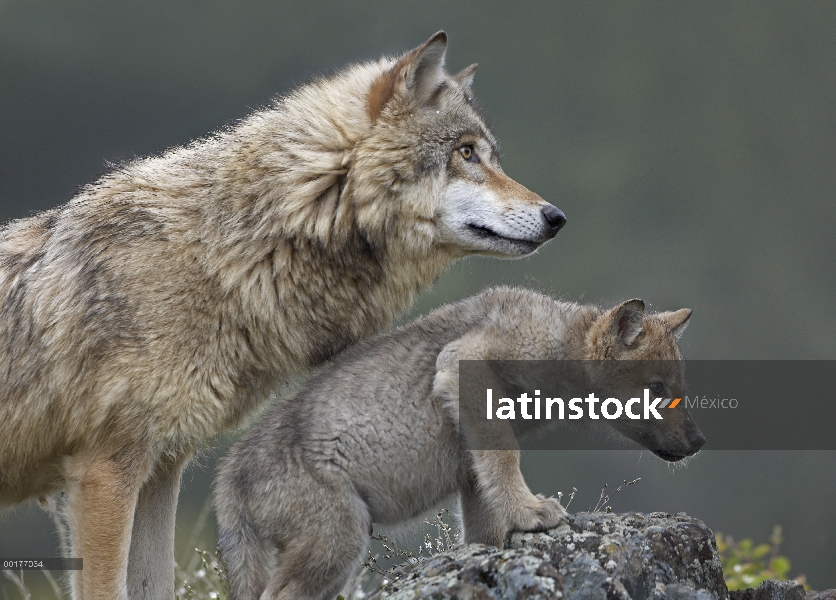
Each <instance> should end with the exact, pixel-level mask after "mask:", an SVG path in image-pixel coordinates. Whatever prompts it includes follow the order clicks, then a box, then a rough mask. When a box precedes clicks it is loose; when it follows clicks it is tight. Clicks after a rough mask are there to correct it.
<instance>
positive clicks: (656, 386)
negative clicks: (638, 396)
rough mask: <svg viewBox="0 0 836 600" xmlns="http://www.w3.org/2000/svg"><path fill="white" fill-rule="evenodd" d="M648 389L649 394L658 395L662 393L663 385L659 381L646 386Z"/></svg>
mask: <svg viewBox="0 0 836 600" xmlns="http://www.w3.org/2000/svg"><path fill="white" fill-rule="evenodd" d="M648 388H650V392H651V393H653V394H656V395H659V394H661V393H662V390H664V389H665V384H663V383H662V382H661V381H654V382H653V383H651V384H650V385H649V386H648Z"/></svg>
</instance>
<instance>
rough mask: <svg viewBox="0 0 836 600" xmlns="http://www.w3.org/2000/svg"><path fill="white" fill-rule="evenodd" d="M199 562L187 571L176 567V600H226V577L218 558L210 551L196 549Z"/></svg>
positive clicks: (194, 561)
mask: <svg viewBox="0 0 836 600" xmlns="http://www.w3.org/2000/svg"><path fill="white" fill-rule="evenodd" d="M195 552H197V560H193V561H191V563H190V564H189V565H188V567H187V568H186V569H181V568H180V567H179V566H177V567H176V573H177V593H176V594H175V598H176V600H187V599H194V600H210V599H211V600H226V598H227V589H226V576H225V574H224V571H223V567H222V566H221V561H220V560H218V557H217V556H216V555H214V554H212V553H211V552H209V551H208V550H201V549H200V548H195Z"/></svg>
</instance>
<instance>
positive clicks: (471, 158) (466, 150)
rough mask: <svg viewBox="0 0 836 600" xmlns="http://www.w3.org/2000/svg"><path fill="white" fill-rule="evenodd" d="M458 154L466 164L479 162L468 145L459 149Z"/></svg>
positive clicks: (471, 147)
mask: <svg viewBox="0 0 836 600" xmlns="http://www.w3.org/2000/svg"><path fill="white" fill-rule="evenodd" d="M459 154H461V155H462V158H463V159H465V160H466V161H468V162H479V157H478V156H476V152H474V150H473V146H472V145H470V144H468V145H467V146H462V147H461V148H459Z"/></svg>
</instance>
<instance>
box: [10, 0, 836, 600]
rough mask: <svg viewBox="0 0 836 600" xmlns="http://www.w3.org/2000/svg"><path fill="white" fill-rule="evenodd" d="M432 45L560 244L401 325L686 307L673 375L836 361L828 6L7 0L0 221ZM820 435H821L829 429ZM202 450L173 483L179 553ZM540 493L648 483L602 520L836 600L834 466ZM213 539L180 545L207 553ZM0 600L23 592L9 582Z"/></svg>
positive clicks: (31, 546)
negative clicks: (489, 290)
mask: <svg viewBox="0 0 836 600" xmlns="http://www.w3.org/2000/svg"><path fill="white" fill-rule="evenodd" d="M439 29H444V30H446V31H447V33H448V34H449V40H450V42H449V49H448V55H447V62H448V65H449V68H450V70H451V71H456V70H458V69H460V68H463V67H465V66H467V65H469V64H470V63H473V62H478V63H479V70H478V73H477V75H476V81H475V84H474V90H475V92H476V94H477V96H478V97H479V99H480V101H481V103H482V104H483V105H484V107H485V110H486V112H487V114H488V117H489V120H490V122H491V125H492V129H493V131H494V133H495V134H496V136H497V137H498V138H499V140H500V142H501V144H502V149H503V154H504V163H503V164H504V168H505V171H506V172H507V173H508V174H509V175H510V176H511V177H513V178H515V179H516V180H518V181H520V182H522V183H523V184H524V185H526V186H527V187H529V188H530V189H532V190H534V191H536V192H537V193H539V194H540V195H541V196H542V197H543V198H545V199H546V200H548V201H550V202H552V203H553V204H555V205H556V206H558V207H559V208H560V209H562V210H563V211H564V212H565V213H566V215H567V217H568V225H567V226H566V228H565V229H564V230H562V231H561V232H560V234H559V235H558V236H557V238H556V239H555V240H554V241H552V242H551V243H549V244H548V245H547V246H546V247H545V248H544V249H543V250H541V251H540V252H539V253H538V254H537V255H535V256H533V257H530V258H528V259H524V260H521V261H498V260H493V259H469V260H467V261H464V262H462V263H460V264H458V265H456V266H455V267H454V268H453V269H452V270H451V271H450V272H448V273H447V274H446V275H444V276H443V277H442V278H441V279H440V280H439V281H438V283H437V284H436V285H435V287H434V288H433V289H432V290H431V291H429V292H427V293H426V294H424V295H423V296H422V297H421V299H420V300H419V302H418V304H417V305H416V307H415V309H414V311H413V315H414V314H419V313H423V312H426V311H427V310H429V309H431V308H433V307H435V306H438V305H439V304H442V303H444V302H447V301H450V300H455V299H458V298H461V297H463V296H467V295H470V294H472V293H475V292H476V291H478V290H480V289H482V288H483V287H484V286H486V285H490V284H497V283H510V284H523V285H527V286H530V287H533V288H537V289H540V290H543V291H546V292H549V293H553V294H554V295H556V296H560V297H563V298H567V299H573V300H581V301H587V302H613V301H617V300H621V299H626V298H633V297H641V298H643V299H645V300H646V301H647V302H649V303H650V304H651V305H652V307H653V308H654V309H664V310H666V309H677V308H680V307H682V306H688V307H691V308H693V309H694V311H695V312H694V316H693V318H692V321H691V326H690V328H689V329H688V331H687V332H686V334H685V336H684V338H683V349H684V351H685V354H686V356H687V357H688V358H714V359H717V358H721V359H724V358H739V359H778V358H789V359H814V358H815V359H834V358H836V310H834V302H833V299H834V292H836V268H834V261H835V260H836V236H834V233H833V232H834V228H835V227H836V205H835V204H834V200H835V199H836V3H833V2H805V3H800V2H792V3H790V2H770V3H761V2H735V3H727V2H641V3H637V2H618V3H616V2H584V3H579V2H572V3H568V2H567V3H558V2H527V3H500V2H495V3H494V2H479V3H475V2H457V3H455V4H454V3H438V2H420V3H418V2H402V3H394V2H382V1H381V2H357V3H350V2H336V1H335V2H318V3H298V4H292V3H283V2H266V1H263V2H242V3H232V2H217V1H196V0H194V1H190V2H143V3H132V4H128V3H113V2H109V1H108V2H105V1H102V2H88V1H76V2H72V3H65V2H49V1H42V0H27V1H25V2H14V1H9V0H0V222H5V221H7V220H9V219H14V218H19V217H23V216H26V215H29V214H31V213H32V212H33V211H36V210H40V209H44V208H48V207H52V206H55V205H57V204H60V203H63V202H65V201H67V200H68V199H69V198H70V197H71V196H72V195H73V194H74V192H75V191H76V190H77V189H78V187H79V186H80V185H83V184H85V183H88V182H90V181H92V180H93V179H95V178H96V177H97V176H98V175H100V174H102V173H103V172H105V171H106V169H107V168H108V167H107V165H108V163H109V162H119V161H123V160H129V159H131V158H134V157H137V156H144V155H147V154H150V153H158V152H161V151H162V150H164V149H165V148H167V147H169V146H172V145H175V144H183V143H186V142H188V141H189V140H191V139H194V138H197V137H200V136H202V135H204V134H206V133H208V132H210V131H212V130H213V129H217V128H219V127H222V126H224V125H225V124H229V123H232V122H234V121H235V120H236V119H239V118H241V117H243V116H244V115H246V114H248V113H249V112H250V111H252V110H254V109H257V108H258V107H260V106H263V105H265V104H266V103H267V102H268V101H269V100H270V98H271V97H273V96H274V95H275V94H281V93H284V92H287V91H288V90H290V89H291V88H293V87H294V86H296V85H299V84H302V83H305V82H306V81H309V80H310V79H311V78H312V77H314V76H316V75H320V74H329V73H332V72H334V71H335V70H336V69H339V68H340V67H341V66H343V65H345V64H346V63H349V62H353V61H360V60H366V59H373V58H376V57H378V56H379V55H380V54H384V53H388V54H394V53H398V52H402V51H405V50H408V49H410V48H412V47H414V46H416V45H418V44H419V43H421V42H423V41H424V40H425V39H426V38H427V37H429V36H430V35H431V34H432V33H434V32H435V31H437V30H439ZM834 416H836V415H833V414H831V415H815V418H827V419H831V420H834ZM226 443H228V442H227V441H218V442H217V443H215V444H214V445H213V446H212V448H210V449H207V451H206V453H205V455H204V456H203V457H202V458H201V459H200V460H199V461H197V464H196V465H195V466H193V467H192V468H190V469H189V471H188V472H187V474H186V476H185V478H184V484H183V490H182V495H181V504H180V508H179V517H178V532H177V536H178V555H180V556H182V555H184V554H187V552H188V549H187V548H186V546H187V545H188V542H189V537H190V534H191V532H192V529H193V527H194V524H195V521H196V520H197V518H198V513H199V512H200V510H201V507H202V506H203V505H204V502H205V499H206V497H207V494H208V490H209V481H210V479H211V472H212V469H213V467H214V462H215V457H216V456H217V455H219V454H221V453H222V451H223V448H224V447H225V444H226ZM523 462H524V471H525V474H526V478H527V480H528V482H529V484H530V486H531V487H532V489H534V490H535V491H537V492H543V493H547V494H554V493H556V492H557V491H559V490H562V491H563V492H569V491H570V490H571V488H572V487H573V486H574V487H577V488H578V490H579V491H578V496H577V498H576V499H575V501H574V503H573V505H572V507H571V509H573V510H581V509H587V508H589V507H591V506H593V505H594V504H595V501H596V500H597V498H598V494H599V491H600V489H601V487H602V485H603V484H604V483H608V484H609V485H610V487H611V488H614V487H615V486H617V484H619V483H621V481H622V480H624V479H633V478H635V477H641V478H642V481H641V482H640V483H639V484H638V485H635V486H632V487H630V488H628V489H627V490H625V491H623V492H622V493H621V494H619V495H618V496H616V497H615V498H614V499H613V502H612V503H611V504H612V506H613V509H614V510H615V511H617V512H623V511H628V510H640V511H652V510H664V511H669V512H679V511H685V512H687V513H689V514H691V515H693V516H696V517H699V518H701V519H703V520H704V521H705V522H706V523H707V524H708V525H709V526H710V527H711V528H713V529H714V530H715V531H716V530H720V531H723V532H725V533H730V534H732V535H734V536H735V537H736V538H740V537H754V538H756V539H757V540H762V541H765V540H766V538H767V536H768V535H769V533H770V532H771V530H772V525H773V524H775V523H780V524H781V525H783V527H784V532H785V537H786V542H785V544H784V546H783V547H782V553H783V554H786V555H787V556H789V557H790V559H791V560H792V561H793V570H792V572H791V573H792V574H793V575H796V574H798V573H802V572H803V573H805V574H806V575H807V577H808V580H809V582H810V583H811V584H812V586H813V587H814V588H816V589H824V588H836V513H835V512H834V506H836V452H802V451H795V452H720V451H714V452H711V451H704V452H702V453H701V454H699V455H698V456H697V457H696V458H694V459H693V460H691V461H690V463H689V464H688V465H687V466H686V467H684V468H682V467H671V466H669V465H666V464H664V463H662V462H661V461H659V460H657V459H655V458H653V457H651V456H650V455H649V453H646V452H645V453H640V452H633V451H623V452H530V453H527V454H526V455H525V456H524V460H523ZM213 527H214V524H213V522H212V521H211V518H210V520H209V523H208V525H207V527H205V528H204V530H203V532H202V539H201V540H200V541H199V543H200V544H202V545H203V546H204V547H207V548H211V547H213V545H214V541H213V536H214V530H213ZM56 551H57V550H56V542H55V540H54V534H53V533H52V531H51V526H50V523H49V520H48V519H47V518H46V516H45V515H44V514H43V513H42V512H41V511H40V509H39V508H37V506H36V505H34V504H31V503H30V504H26V505H23V506H21V507H18V508H17V509H15V510H14V511H11V512H6V513H5V514H3V515H2V516H0V556H10V555H17V556H35V555H53V554H54V553H55V552H56ZM0 590H2V591H3V592H5V593H8V595H9V597H12V598H14V597H17V596H16V595H15V594H16V592H14V591H13V589H12V588H11V587H10V586H9V584H8V583H7V582H5V581H0Z"/></svg>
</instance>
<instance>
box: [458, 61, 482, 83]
mask: <svg viewBox="0 0 836 600" xmlns="http://www.w3.org/2000/svg"><path fill="white" fill-rule="evenodd" d="M478 66H479V65H477V64H476V63H473V64H472V65H470V66H469V67H465V68H464V69H462V70H461V71H459V72H458V73H456V74H455V75H453V79H455V80H456V81H457V82H458V83H460V84H461V85H463V86H464V87H466V88H469V87H470V86H472V85H473V76H474V75H475V74H476V67H478Z"/></svg>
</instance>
